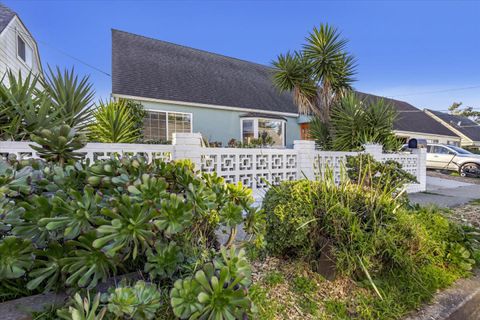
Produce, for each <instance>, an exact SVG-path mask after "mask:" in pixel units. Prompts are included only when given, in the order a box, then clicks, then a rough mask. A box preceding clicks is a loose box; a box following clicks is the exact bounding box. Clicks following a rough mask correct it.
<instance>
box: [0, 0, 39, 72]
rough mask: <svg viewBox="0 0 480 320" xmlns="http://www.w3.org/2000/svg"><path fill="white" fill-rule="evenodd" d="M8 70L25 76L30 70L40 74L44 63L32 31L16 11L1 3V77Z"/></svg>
mask: <svg viewBox="0 0 480 320" xmlns="http://www.w3.org/2000/svg"><path fill="white" fill-rule="evenodd" d="M7 70H12V71H13V73H14V74H18V73H19V72H20V73H21V74H22V75H23V76H25V75H27V74H29V73H30V72H32V73H33V74H35V75H38V74H41V73H42V65H41V63H40V55H39V52H38V46H37V42H36V41H35V39H34V38H33V36H32V34H31V33H30V31H28V29H27V27H26V26H25V25H24V24H23V22H22V20H21V19H20V17H19V16H18V15H17V14H16V13H15V12H13V11H12V10H10V9H9V8H7V7H6V6H5V5H3V4H1V3H0V77H2V76H3V75H4V74H5V72H6V71H7ZM4 81H5V79H4Z"/></svg>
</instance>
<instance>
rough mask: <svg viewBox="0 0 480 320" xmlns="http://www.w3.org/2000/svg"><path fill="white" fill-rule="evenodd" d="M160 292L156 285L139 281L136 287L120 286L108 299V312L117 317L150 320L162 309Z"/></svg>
mask: <svg viewBox="0 0 480 320" xmlns="http://www.w3.org/2000/svg"><path fill="white" fill-rule="evenodd" d="M160 297H161V296H160V291H159V290H158V288H157V286H156V285H154V284H148V283H146V282H145V281H137V282H136V283H135V285H134V286H132V287H130V286H120V287H118V288H116V289H115V291H114V292H113V293H111V294H110V296H109V298H108V310H109V311H110V312H111V313H113V314H115V315H116V316H117V317H122V318H128V319H136V320H149V319H153V318H154V317H155V313H156V312H157V310H158V309H159V308H160Z"/></svg>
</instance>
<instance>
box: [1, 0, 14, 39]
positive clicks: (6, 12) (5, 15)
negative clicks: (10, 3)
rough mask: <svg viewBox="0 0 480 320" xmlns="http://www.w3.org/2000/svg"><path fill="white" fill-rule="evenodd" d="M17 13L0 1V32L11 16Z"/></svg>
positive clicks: (10, 19)
mask: <svg viewBox="0 0 480 320" xmlns="http://www.w3.org/2000/svg"><path fill="white" fill-rule="evenodd" d="M16 15H17V14H16V13H15V12H13V11H12V10H10V8H8V7H6V6H5V5H3V4H2V3H0V33H1V32H2V31H3V30H4V29H5V28H6V27H7V26H8V24H9V23H10V21H12V19H13V17H15V16H16Z"/></svg>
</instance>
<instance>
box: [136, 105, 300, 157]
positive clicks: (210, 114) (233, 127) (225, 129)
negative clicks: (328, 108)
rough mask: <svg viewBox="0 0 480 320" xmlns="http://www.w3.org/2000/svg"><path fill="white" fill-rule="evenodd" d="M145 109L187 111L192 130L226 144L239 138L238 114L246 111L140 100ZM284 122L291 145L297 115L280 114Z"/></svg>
mask: <svg viewBox="0 0 480 320" xmlns="http://www.w3.org/2000/svg"><path fill="white" fill-rule="evenodd" d="M141 103H142V104H143V106H144V108H145V109H147V110H148V109H150V110H158V111H174V112H187V113H192V115H193V132H200V133H201V134H202V135H203V136H204V137H206V138H207V139H208V140H209V141H221V142H222V144H223V146H226V145H227V143H228V141H229V140H230V139H232V138H234V139H237V140H240V139H241V137H240V116H241V115H243V114H245V113H247V112H242V111H230V110H219V109H210V108H204V107H193V106H186V105H177V104H168V103H160V102H150V101H141ZM282 117H283V118H285V119H286V120H287V123H286V140H285V142H286V146H287V147H288V148H291V147H293V141H294V140H299V139H300V126H299V125H298V123H297V117H286V116H282Z"/></svg>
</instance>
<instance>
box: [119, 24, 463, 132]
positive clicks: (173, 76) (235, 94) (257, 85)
mask: <svg viewBox="0 0 480 320" xmlns="http://www.w3.org/2000/svg"><path fill="white" fill-rule="evenodd" d="M112 93H113V94H122V95H130V96H138V97H144V98H153V99H160V100H173V101H183V102H193V103H203V104H212V105H219V106H229V107H239V108H247V109H255V110H259V111H260V112H261V111H278V112H289V113H297V112H298V108H297V107H296V106H295V104H294V103H293V99H292V95H291V94H289V93H280V92H279V91H278V90H276V89H275V88H274V86H273V85H272V68H269V67H267V66H263V65H260V64H256V63H252V62H248V61H243V60H239V59H235V58H230V57H226V56H222V55H218V54H215V53H210V52H206V51H202V50H197V49H192V48H188V47H184V46H180V45H176V44H172V43H169V42H164V41H160V40H155V39H151V38H146V37H143V36H139V35H135V34H131V33H128V32H124V31H119V30H112ZM359 95H360V96H362V97H363V98H368V99H380V98H381V97H378V96H374V95H370V94H365V93H359ZM385 99H386V98H385ZM386 100H388V101H389V102H391V103H393V104H394V106H395V107H396V108H397V110H398V111H400V113H399V117H398V118H397V121H396V122H395V126H394V128H395V129H396V130H403V131H412V132H420V133H430V134H439V135H446V136H456V135H455V134H454V133H453V132H452V131H450V130H448V129H447V128H446V127H445V126H443V125H442V124H440V123H438V122H437V121H435V120H433V119H432V118H431V117H429V116H428V115H426V114H425V113H424V112H422V111H421V110H419V109H417V108H415V107H414V106H412V105H410V104H408V103H406V102H403V101H398V100H393V99H386ZM402 111H416V112H402Z"/></svg>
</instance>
